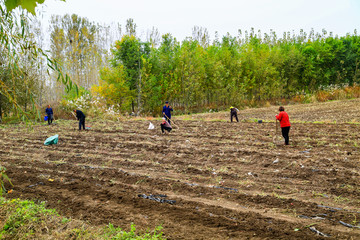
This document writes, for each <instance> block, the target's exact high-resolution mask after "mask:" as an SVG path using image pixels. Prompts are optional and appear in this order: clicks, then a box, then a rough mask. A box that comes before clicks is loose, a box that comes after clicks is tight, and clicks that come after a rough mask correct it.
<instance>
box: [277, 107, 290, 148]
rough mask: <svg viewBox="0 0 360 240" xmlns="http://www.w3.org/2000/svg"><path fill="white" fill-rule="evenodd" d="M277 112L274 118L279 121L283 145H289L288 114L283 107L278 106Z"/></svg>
mask: <svg viewBox="0 0 360 240" xmlns="http://www.w3.org/2000/svg"><path fill="white" fill-rule="evenodd" d="M279 112H280V113H279V114H278V115H276V119H277V120H278V121H280V127H281V133H282V135H283V137H284V139H285V145H289V131H290V126H291V125H290V121H289V115H288V114H287V113H286V112H285V108H284V107H282V106H281V107H279Z"/></svg>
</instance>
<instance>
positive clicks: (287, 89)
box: [103, 28, 360, 115]
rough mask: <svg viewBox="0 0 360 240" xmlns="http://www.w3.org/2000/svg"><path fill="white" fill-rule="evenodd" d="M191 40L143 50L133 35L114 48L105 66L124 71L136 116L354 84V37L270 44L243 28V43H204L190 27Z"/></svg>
mask: <svg viewBox="0 0 360 240" xmlns="http://www.w3.org/2000/svg"><path fill="white" fill-rule="evenodd" d="M193 36H194V38H187V39H185V40H184V41H182V42H178V41H177V40H176V39H175V38H173V37H172V36H171V35H170V34H165V35H163V36H162V40H161V42H160V44H159V46H158V47H155V44H152V45H147V44H143V45H144V46H148V48H147V47H144V48H142V47H141V46H142V44H140V40H139V39H138V38H136V37H135V35H130V36H127V35H125V36H124V37H123V38H122V39H121V40H120V41H117V42H116V43H115V48H114V49H113V59H112V60H111V63H112V67H113V68H116V67H118V66H122V67H123V70H124V71H125V72H126V75H124V76H122V79H123V81H125V83H126V84H127V86H128V87H129V89H130V92H127V93H125V92H124V94H125V95H126V94H127V95H128V96H129V97H131V98H132V99H133V100H135V99H137V101H136V104H137V109H138V111H142V112H146V113H153V114H154V115H157V114H159V113H160V111H161V109H160V108H161V105H162V104H163V102H164V101H165V100H170V101H171V105H172V106H173V107H175V109H176V110H177V111H178V112H185V113H188V112H196V111H197V110H198V109H202V108H204V107H206V108H210V109H218V108H219V107H220V106H227V107H228V106H229V105H237V106H241V105H243V104H246V105H256V104H257V102H261V101H263V102H266V101H267V102H268V101H272V102H274V101H277V100H279V99H293V98H295V97H297V98H300V100H301V102H303V101H305V102H309V101H312V100H313V99H315V98H316V97H314V94H315V93H316V92H318V91H320V90H322V89H326V88H327V87H328V86H338V87H343V86H353V85H354V84H359V83H360V70H359V63H360V57H359V56H360V55H359V53H360V36H358V35H357V33H356V32H355V33H354V34H353V35H350V34H348V35H346V36H344V37H338V36H336V37H334V36H333V35H331V34H330V35H327V33H326V31H323V33H322V34H319V33H316V34H315V33H314V31H313V30H312V31H311V32H310V34H307V33H305V32H304V31H302V30H301V31H300V33H299V35H292V36H291V35H290V33H284V36H283V38H278V37H277V36H276V34H275V32H270V35H268V34H265V35H264V37H262V35H261V32H260V31H258V34H255V31H254V29H251V31H250V32H247V31H245V37H244V38H243V37H242V35H240V36H239V37H233V36H230V35H229V34H227V35H226V36H224V37H223V38H222V39H221V41H220V40H218V39H216V40H215V41H214V42H213V43H212V44H211V43H210V42H209V41H208V40H207V36H206V31H205V30H204V29H201V28H194V32H193ZM150 46H151V47H150ZM103 96H105V95H103ZM115 102H116V101H115Z"/></svg>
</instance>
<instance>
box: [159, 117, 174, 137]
mask: <svg viewBox="0 0 360 240" xmlns="http://www.w3.org/2000/svg"><path fill="white" fill-rule="evenodd" d="M160 126H161V132H162V133H163V134H164V133H165V130H166V131H168V132H170V131H171V130H172V127H171V125H170V123H168V122H167V121H166V119H165V118H163V119H162V122H161V124H160Z"/></svg>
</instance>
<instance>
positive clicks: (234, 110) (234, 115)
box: [230, 106, 239, 122]
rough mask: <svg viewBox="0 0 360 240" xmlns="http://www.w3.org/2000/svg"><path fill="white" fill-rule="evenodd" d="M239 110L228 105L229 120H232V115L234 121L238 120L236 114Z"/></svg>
mask: <svg viewBox="0 0 360 240" xmlns="http://www.w3.org/2000/svg"><path fill="white" fill-rule="evenodd" d="M238 111H239V109H237V108H235V107H233V106H231V107H230V120H231V122H232V121H233V117H235V119H236V121H237V122H239V119H238V116H237V112H238Z"/></svg>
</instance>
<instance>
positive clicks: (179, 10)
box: [42, 0, 360, 41]
mask: <svg viewBox="0 0 360 240" xmlns="http://www.w3.org/2000/svg"><path fill="white" fill-rule="evenodd" d="M42 9H43V11H44V12H45V13H44V15H45V16H44V18H43V19H44V21H47V19H48V18H49V17H48V16H49V15H52V14H58V15H64V14H66V13H69V14H72V13H75V14H77V15H79V16H82V17H86V18H88V19H89V20H91V21H95V22H99V23H111V22H115V23H120V24H121V25H122V26H124V25H125V23H126V19H128V18H133V19H134V22H135V23H136V24H137V26H138V33H140V35H141V37H142V38H145V35H146V31H147V30H150V29H151V28H152V27H153V26H154V27H156V28H158V29H159V32H160V33H161V34H165V33H171V34H172V35H173V36H174V37H176V38H177V39H178V40H179V41H181V40H183V39H184V38H185V37H188V36H191V35H192V28H193V27H194V26H200V27H205V28H207V29H208V31H209V33H210V36H211V37H212V38H214V36H215V31H218V32H219V36H222V35H225V34H226V33H227V32H229V33H230V34H231V35H232V36H237V33H238V29H241V30H243V31H244V30H250V28H251V27H254V28H255V30H256V31H257V30H258V29H260V30H261V31H262V33H264V32H269V31H270V29H273V30H275V31H276V32H277V33H278V36H282V32H284V31H292V30H295V33H298V32H299V30H300V29H304V30H305V31H306V32H309V31H310V30H311V28H314V29H315V31H318V32H320V31H321V30H322V29H323V28H325V29H326V30H327V31H328V32H333V33H334V34H338V35H339V36H343V35H345V34H346V33H353V32H354V29H357V30H358V31H360V0H221V1H219V0H217V1H214V0H181V1H178V0H126V1H123V0H66V2H61V1H59V0H47V1H45V4H44V6H43V7H42Z"/></svg>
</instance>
